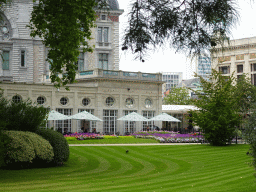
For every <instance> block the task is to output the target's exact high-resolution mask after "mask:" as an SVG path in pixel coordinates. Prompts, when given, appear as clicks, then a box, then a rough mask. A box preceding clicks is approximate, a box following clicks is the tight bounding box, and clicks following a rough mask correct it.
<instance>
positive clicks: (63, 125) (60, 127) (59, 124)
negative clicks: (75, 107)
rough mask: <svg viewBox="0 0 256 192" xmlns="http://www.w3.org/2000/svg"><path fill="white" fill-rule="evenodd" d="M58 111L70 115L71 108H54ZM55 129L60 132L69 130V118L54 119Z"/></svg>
mask: <svg viewBox="0 0 256 192" xmlns="http://www.w3.org/2000/svg"><path fill="white" fill-rule="evenodd" d="M56 111H58V112H59V113H62V114H64V115H67V116H70V115H72V109H56ZM55 127H56V128H57V131H59V132H61V133H65V132H71V119H67V120H58V121H56V126H55Z"/></svg>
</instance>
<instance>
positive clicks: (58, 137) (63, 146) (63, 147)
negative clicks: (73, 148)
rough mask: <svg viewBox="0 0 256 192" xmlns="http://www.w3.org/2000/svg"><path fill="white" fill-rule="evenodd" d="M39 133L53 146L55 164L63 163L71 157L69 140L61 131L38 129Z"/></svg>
mask: <svg viewBox="0 0 256 192" xmlns="http://www.w3.org/2000/svg"><path fill="white" fill-rule="evenodd" d="M36 133H37V134H39V135H41V136H42V137H43V138H45V139H46V140H48V141H49V142H50V144H51V146H52V147H53V152H54V159H53V162H54V163H55V164H60V165H61V164H63V163H64V162H66V161H67V160H68V158H69V146H68V142H67V140H66V139H65V138H64V136H63V135H62V134H61V133H58V132H56V131H53V130H51V129H38V130H37V131H36Z"/></svg>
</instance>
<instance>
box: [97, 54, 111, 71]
mask: <svg viewBox="0 0 256 192" xmlns="http://www.w3.org/2000/svg"><path fill="white" fill-rule="evenodd" d="M104 54H105V55H107V60H104V59H102V61H101V58H104ZM101 55H102V56H101ZM100 61H101V62H102V64H101V65H100ZM104 61H107V67H106V68H104ZM109 61H110V54H109V53H108V52H107V53H105V52H100V53H98V68H99V69H103V70H109V69H110V66H109V64H110V62H109Z"/></svg>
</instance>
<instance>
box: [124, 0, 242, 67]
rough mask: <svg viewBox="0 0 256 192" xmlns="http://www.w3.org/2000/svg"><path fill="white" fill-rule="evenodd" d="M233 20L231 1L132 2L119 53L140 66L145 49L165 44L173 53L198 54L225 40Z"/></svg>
mask: <svg viewBox="0 0 256 192" xmlns="http://www.w3.org/2000/svg"><path fill="white" fill-rule="evenodd" d="M237 17H238V13H237V11H236V9H235V0H211V1H208V0H135V1H134V2H133V4H132V10H131V11H130V13H129V25H128V26H127V28H126V31H125V36H124V41H123V45H122V46H123V47H122V50H127V49H130V50H131V51H132V52H133V53H135V54H136V58H139V59H140V60H141V61H142V62H144V59H143V57H144V55H145V53H146V51H147V50H148V49H150V48H152V47H153V48H154V47H155V46H157V45H160V46H161V45H164V44H165V43H166V42H169V44H170V46H171V47H172V48H175V49H176V51H188V53H189V54H200V52H201V51H202V50H204V49H207V50H209V48H211V46H216V45H217V44H219V43H222V42H223V40H225V39H227V35H228V34H229V32H230V28H231V27H232V26H233V25H234V24H235V22H236V20H237Z"/></svg>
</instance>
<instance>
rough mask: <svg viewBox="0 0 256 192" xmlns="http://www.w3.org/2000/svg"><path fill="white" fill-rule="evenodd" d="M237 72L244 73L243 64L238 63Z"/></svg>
mask: <svg viewBox="0 0 256 192" xmlns="http://www.w3.org/2000/svg"><path fill="white" fill-rule="evenodd" d="M237 73H243V65H237Z"/></svg>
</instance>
